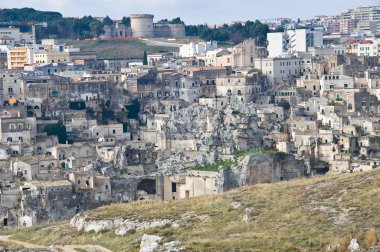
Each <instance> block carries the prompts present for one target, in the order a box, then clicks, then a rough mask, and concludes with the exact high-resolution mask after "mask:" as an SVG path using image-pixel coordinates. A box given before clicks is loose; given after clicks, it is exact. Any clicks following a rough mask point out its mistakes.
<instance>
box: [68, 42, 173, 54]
mask: <svg viewBox="0 0 380 252" xmlns="http://www.w3.org/2000/svg"><path fill="white" fill-rule="evenodd" d="M67 43H68V44H69V45H73V46H75V47H79V48H80V49H81V50H82V51H96V52H97V54H98V59H128V58H143V54H144V50H145V51H146V52H147V53H148V54H150V53H160V52H171V51H173V50H174V48H171V47H164V46H151V45H146V44H144V43H143V42H142V41H140V40H138V39H133V40H107V41H105V40H104V41H103V40H92V41H76V40H70V41H68V42H67ZM177 50H178V49H177Z"/></svg>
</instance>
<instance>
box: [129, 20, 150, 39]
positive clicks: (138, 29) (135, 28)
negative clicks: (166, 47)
mask: <svg viewBox="0 0 380 252" xmlns="http://www.w3.org/2000/svg"><path fill="white" fill-rule="evenodd" d="M130 18H131V28H132V36H133V37H141V38H153V37H154V27H153V18H154V15H151V14H132V15H131V16H130Z"/></svg>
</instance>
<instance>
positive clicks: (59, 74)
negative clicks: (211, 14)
mask: <svg viewBox="0 0 380 252" xmlns="http://www.w3.org/2000/svg"><path fill="white" fill-rule="evenodd" d="M153 18H154V15H152V14H133V15H130V26H126V25H125V24H123V23H121V22H120V21H117V20H115V21H113V23H112V24H107V25H105V26H104V27H103V29H104V30H103V32H102V35H101V36H100V37H99V38H96V40H103V41H109V40H113V39H115V40H121V41H123V39H126V40H127V39H128V40H130V39H132V38H133V39H136V40H141V41H150V42H152V41H153V42H156V43H165V44H170V43H172V42H173V41H175V43H176V44H178V43H179V44H180V45H179V46H178V47H177V49H175V50H172V51H170V52H159V51H157V52H155V53H146V52H144V57H143V58H138V59H136V58H116V59H115V58H114V59H99V58H98V54H97V52H96V51H92V50H86V49H82V48H80V47H75V46H74V45H72V44H69V43H67V41H65V40H61V39H55V38H37V37H36V27H35V26H38V27H37V28H41V29H42V28H43V26H49V23H47V24H45V23H41V24H38V23H30V24H28V25H31V26H32V31H31V32H23V31H22V30H20V28H19V27H17V23H15V25H12V24H11V23H10V26H9V24H4V25H5V26H6V27H2V28H0V139H1V142H0V226H1V227H12V226H20V227H31V226H35V225H39V224H44V223H52V222H58V221H61V220H68V219H70V218H72V217H73V216H75V215H76V214H78V213H81V212H83V211H86V210H90V209H94V208H97V207H100V206H104V205H108V204H111V203H114V204H117V203H128V202H132V201H138V200H148V199H157V200H164V201H172V200H178V199H185V198H192V197H198V196H203V195H212V194H217V193H221V192H225V191H228V190H231V189H234V188H238V187H241V186H245V185H253V184H257V183H275V182H279V181H283V180H291V179H298V178H302V177H312V176H324V175H325V174H342V173H360V172H364V171H369V170H372V169H376V168H378V167H380V114H379V113H380V103H379V99H380V6H372V7H358V8H355V9H350V10H347V11H344V12H342V13H341V14H339V15H336V16H318V17H314V18H312V19H310V20H291V19H285V18H279V19H276V20H271V21H268V22H267V23H266V25H267V26H268V27H269V29H270V32H269V33H268V34H267V37H266V42H265V43H264V44H262V43H260V42H259V41H258V39H257V38H254V37H252V38H247V39H244V40H243V41H240V42H239V43H236V44H233V43H232V44H226V43H220V42H219V41H202V40H199V39H195V38H194V37H189V36H186V30H185V25H184V24H183V23H180V22H179V23H173V22H169V21H167V20H166V21H163V20H161V21H158V22H157V23H154V21H153ZM231 25H232V24H231ZM241 25H242V26H244V25H245V24H244V22H243V23H241ZM168 38H169V39H168ZM156 39H157V41H158V42H157V41H156ZM162 41H166V42H162Z"/></svg>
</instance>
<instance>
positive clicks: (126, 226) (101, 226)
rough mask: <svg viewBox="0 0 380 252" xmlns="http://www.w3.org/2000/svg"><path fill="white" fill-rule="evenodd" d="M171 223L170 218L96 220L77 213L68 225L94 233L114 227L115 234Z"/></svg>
mask: <svg viewBox="0 0 380 252" xmlns="http://www.w3.org/2000/svg"><path fill="white" fill-rule="evenodd" d="M169 224H171V221H170V220H167V219H163V220H151V221H136V220H129V219H122V218H119V219H111V220H107V219H105V220H98V219H93V218H90V217H87V216H86V215H84V214H81V213H80V214H77V215H76V216H75V217H74V218H72V219H71V222H70V225H71V226H72V227H76V228H77V230H78V231H84V232H90V231H94V232H95V233H98V232H102V231H107V230H112V229H116V231H115V234H116V235H125V234H126V233H127V232H129V231H132V230H143V229H149V228H155V227H163V226H165V225H169Z"/></svg>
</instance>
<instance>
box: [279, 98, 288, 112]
mask: <svg viewBox="0 0 380 252" xmlns="http://www.w3.org/2000/svg"><path fill="white" fill-rule="evenodd" d="M278 106H279V107H283V108H284V109H285V110H288V109H290V104H289V102H288V101H287V100H282V101H280V102H279V103H278Z"/></svg>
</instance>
